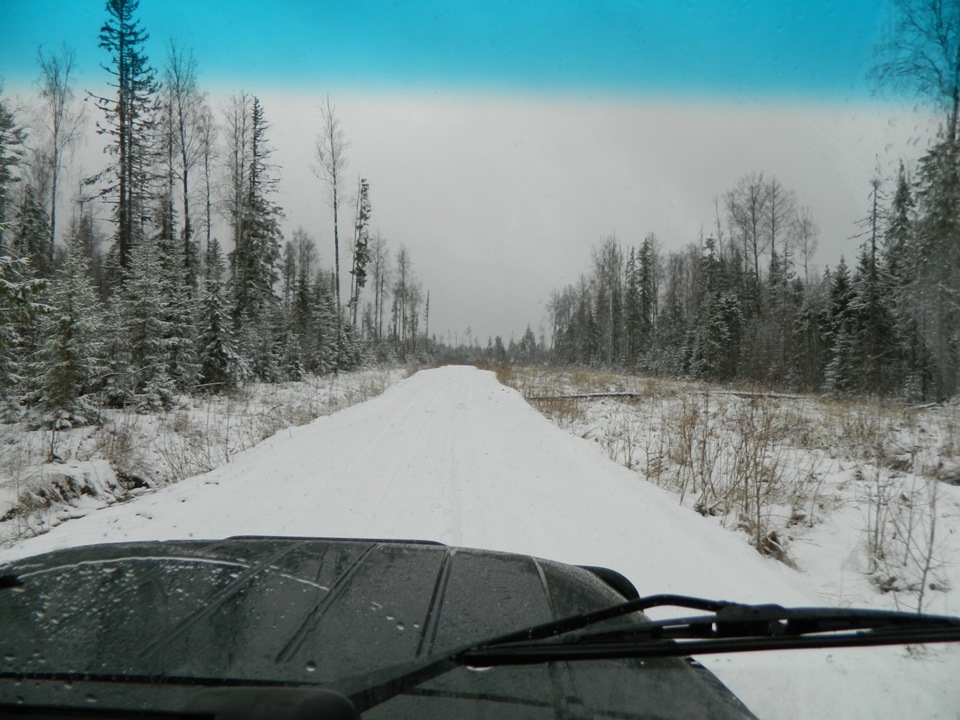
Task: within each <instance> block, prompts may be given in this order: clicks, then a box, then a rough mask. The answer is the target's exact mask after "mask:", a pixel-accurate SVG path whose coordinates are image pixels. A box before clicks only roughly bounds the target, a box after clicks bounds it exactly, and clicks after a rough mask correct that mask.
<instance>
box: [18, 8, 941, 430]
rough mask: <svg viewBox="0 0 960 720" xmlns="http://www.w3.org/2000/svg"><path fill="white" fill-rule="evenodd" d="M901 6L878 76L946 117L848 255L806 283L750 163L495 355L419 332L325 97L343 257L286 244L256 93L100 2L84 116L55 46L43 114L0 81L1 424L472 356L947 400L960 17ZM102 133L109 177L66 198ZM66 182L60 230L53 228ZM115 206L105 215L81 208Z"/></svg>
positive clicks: (322, 151)
mask: <svg viewBox="0 0 960 720" xmlns="http://www.w3.org/2000/svg"><path fill="white" fill-rule="evenodd" d="M897 7H898V11H899V13H900V21H899V23H898V24H897V25H896V26H895V27H894V28H893V29H892V32H891V34H890V36H889V38H888V39H887V41H886V44H885V45H884V47H883V48H881V52H880V54H879V55H878V60H877V63H876V65H875V68H874V79H875V82H876V84H877V86H878V87H890V88H894V89H896V90H897V91H902V90H908V91H911V92H916V93H917V94H919V95H921V96H923V97H924V98H925V100H927V101H930V102H931V103H933V104H934V105H935V106H936V107H937V108H938V112H939V111H940V110H942V118H943V122H942V129H941V131H940V133H939V135H938V136H937V137H936V138H935V140H934V142H932V144H931V145H930V147H929V148H928V149H927V150H926V152H925V154H924V155H923V157H922V159H921V160H920V162H919V163H917V164H916V165H915V166H913V167H909V166H907V165H905V164H904V163H902V162H901V163H900V166H899V169H898V170H897V172H896V173H895V176H894V177H892V178H889V177H883V176H882V175H883V173H882V172H881V171H880V170H879V169H878V171H877V173H876V174H875V176H874V177H872V178H867V179H865V180H864V190H865V193H864V194H865V196H866V197H868V198H869V201H868V202H867V203H865V207H864V208H863V214H862V217H863V220H862V223H861V226H860V227H859V228H855V229H853V230H852V232H856V233H857V236H858V237H859V238H860V239H861V242H862V244H861V249H860V251H859V254H858V255H857V257H855V258H849V259H848V260H841V261H840V262H839V263H838V264H837V265H836V266H835V267H832V268H828V269H827V270H825V271H824V272H822V273H819V272H817V271H816V270H815V269H814V263H813V259H814V253H815V251H816V246H817V240H818V230H817V226H816V222H815V219H814V218H813V216H812V213H811V212H810V210H809V209H808V208H807V207H805V206H804V205H803V204H802V202H801V199H800V198H798V197H797V196H796V193H795V192H794V191H792V190H791V189H789V188H787V187H785V186H784V185H783V184H782V183H781V182H780V181H779V180H778V179H777V178H776V177H775V176H774V175H772V174H769V173H767V172H764V171H761V170H759V169H758V170H757V171H756V172H751V173H748V174H745V175H743V176H742V177H741V179H740V180H739V181H738V182H737V183H736V184H735V185H734V186H733V187H731V188H728V189H726V190H725V191H723V190H721V191H720V194H719V195H718V196H717V198H716V202H715V207H716V213H715V217H714V218H713V220H712V221H711V231H710V232H704V233H702V236H701V237H700V238H699V239H698V240H697V241H696V242H694V243H692V244H691V245H689V246H688V247H687V248H686V249H684V250H682V251H666V250H664V248H663V245H662V244H661V241H660V240H658V238H657V237H656V236H654V235H652V234H650V235H647V236H646V237H645V238H644V239H643V241H642V242H640V243H639V244H636V245H629V244H624V243H622V242H621V241H620V240H619V239H618V238H617V237H615V236H609V237H607V238H606V239H604V240H603V241H602V242H600V243H599V244H598V245H597V246H596V247H595V248H594V250H593V255H592V260H591V263H590V266H589V267H587V268H585V269H584V272H583V274H582V275H581V276H580V278H579V280H577V281H576V282H574V283H572V284H567V285H566V286H564V287H560V288H557V289H556V290H555V291H554V292H553V295H552V297H551V298H550V299H549V302H548V309H547V312H548V319H547V322H546V325H544V326H542V328H541V330H540V333H539V337H537V335H535V334H534V332H533V330H532V329H530V328H528V329H527V332H526V333H524V334H523V336H522V337H521V338H520V339H519V340H516V339H513V338H510V339H509V341H508V342H507V343H505V342H504V340H503V338H502V337H500V336H498V337H496V338H489V339H487V342H486V346H485V347H484V346H483V345H482V343H481V341H480V339H479V338H474V337H472V336H471V333H470V331H469V329H468V330H467V332H466V334H465V336H466V338H467V340H466V342H465V343H461V342H460V340H459V338H458V339H457V340H456V341H455V342H454V341H451V339H450V338H448V341H447V342H446V343H444V342H442V341H438V339H437V337H436V336H435V335H431V333H430V295H429V292H426V291H425V289H424V287H423V284H422V283H421V282H420V281H419V280H418V279H417V277H416V273H415V271H414V268H413V263H412V259H411V257H410V254H409V252H408V251H407V249H406V248H405V247H404V246H403V245H402V244H401V245H400V246H399V247H397V248H392V247H391V246H390V245H389V243H388V241H387V239H386V237H385V236H384V235H383V234H382V233H380V232H379V231H376V232H374V231H373V230H372V229H371V227H372V219H373V218H374V207H375V203H374V202H373V198H374V197H375V193H376V188H375V187H373V188H371V184H370V183H369V182H368V181H367V180H366V179H365V178H363V177H362V176H360V177H358V178H356V179H354V177H355V176H353V175H351V176H348V175H347V173H346V172H345V165H346V159H347V155H348V153H349V147H350V146H349V140H348V128H344V127H343V125H342V123H341V120H340V117H339V115H338V114H337V110H336V106H335V104H334V103H333V102H332V101H331V100H330V98H329V97H328V98H327V99H326V102H325V104H324V106H323V108H322V112H321V117H320V119H319V122H318V124H317V128H316V132H317V134H316V138H315V144H314V147H313V149H312V150H313V155H314V157H313V160H314V166H315V174H316V176H317V181H318V188H322V192H323V197H324V199H325V201H326V203H327V204H328V210H329V214H330V217H331V218H332V223H331V226H330V228H329V230H330V234H331V236H332V238H333V247H332V248H330V249H329V250H332V253H331V255H332V260H333V267H332V268H326V267H322V266H321V264H320V261H319V257H320V252H319V248H318V244H317V241H316V240H315V239H314V237H313V236H312V235H311V233H310V232H308V230H306V229H304V228H298V229H297V230H295V231H294V232H292V233H291V234H290V236H289V237H287V238H285V237H284V235H283V232H282V229H281V227H282V220H283V218H284V210H283V206H282V198H281V197H279V192H278V182H279V172H280V169H279V168H278V167H277V166H276V165H275V164H274V163H273V162H272V160H271V154H272V146H271V125H270V121H269V113H270V109H269V108H267V107H265V106H264V105H263V103H262V102H261V101H260V99H259V98H258V97H257V96H256V95H255V94H251V93H248V92H245V91H244V92H239V93H237V94H234V95H233V96H232V97H231V98H230V99H229V100H228V101H227V102H226V103H220V104H216V105H215V104H214V103H212V101H211V100H210V98H209V96H208V94H207V93H205V92H204V91H203V89H202V88H201V86H200V82H199V69H198V66H197V62H196V60H195V59H194V56H193V54H192V52H191V51H190V50H187V49H184V48H182V47H180V46H178V45H177V44H176V43H173V42H171V43H170V44H169V46H168V47H167V54H166V57H165V58H164V59H163V61H162V62H161V63H159V64H158V66H157V67H155V66H154V63H153V62H152V61H151V59H150V58H148V57H147V55H146V52H145V49H144V47H145V42H146V39H147V37H148V34H147V29H145V28H143V27H142V26H141V24H140V22H139V20H138V18H137V9H138V1H137V0H109V1H108V2H107V3H106V12H105V21H104V24H103V27H102V29H101V31H100V35H99V47H100V48H101V50H102V54H103V58H104V60H103V68H104V72H106V73H107V74H108V75H109V88H110V92H108V93H105V94H104V95H103V96H93V95H89V96H88V97H87V98H85V99H86V100H89V101H90V102H87V103H86V104H84V103H83V102H80V100H81V98H79V97H78V95H79V91H78V90H77V83H76V78H75V56H74V53H73V51H72V50H71V49H70V48H69V47H68V46H66V45H64V46H63V47H62V48H60V49H58V50H56V51H53V52H50V51H45V50H42V49H41V50H40V51H39V52H38V63H37V64H38V68H37V71H38V83H37V85H38V88H39V92H38V95H37V98H36V102H35V103H34V106H32V107H30V108H23V107H17V106H16V105H15V103H14V102H13V101H12V100H11V99H10V98H9V97H6V96H5V95H4V94H3V90H2V86H0V413H2V417H3V420H4V421H14V420H16V419H19V418H21V417H23V415H24V413H27V414H28V415H30V416H31V417H33V418H36V419H40V420H41V422H42V423H48V422H52V423H57V422H60V421H62V422H65V423H78V422H80V423H83V422H86V421H89V419H90V418H91V417H93V416H94V415H95V414H96V410H95V408H94V407H93V406H92V405H91V403H90V402H89V398H90V397H91V396H93V395H96V397H97V402H98V403H99V405H101V406H103V405H106V406H112V407H136V408H140V409H142V410H144V411H150V410H156V409H160V408H164V407H169V406H170V404H171V403H172V402H173V399H174V398H175V397H176V396H177V395H178V394H182V393H224V392H230V391H231V390H233V389H236V388H237V387H239V386H240V385H242V384H244V383H247V382H251V381H260V382H277V381H283V380H296V379H300V378H302V377H304V376H305V375H306V374H326V373H333V372H339V371H341V370H349V369H353V368H358V367H362V366H366V365H370V364H374V363H384V362H387V363H391V362H392V363H404V362H409V361H418V362H426V361H475V360H480V359H483V360H488V361H495V362H505V361H509V362H513V363H517V364H536V363H542V364H555V365H559V366H590V367H603V368H616V369H620V370H626V371H629V372H635V373H646V374H657V375H667V376H674V377H689V378H694V379H702V380H709V381H719V382H737V383H748V384H751V385H755V386H759V387H765V388H776V389H789V390H794V391H803V392H813V393H826V394H831V395H838V396H845V395H857V396H860V395H868V396H879V397H891V398H898V399H903V400H908V401H926V400H940V399H944V398H948V397H951V396H953V395H955V394H956V393H957V391H958V384H960V312H958V298H960V227H958V219H960V170H958V161H960V158H958V142H960V138H958V131H957V115H958V98H960V79H958V78H960V73H958V72H956V71H957V70H958V61H957V59H956V58H957V57H958V55H957V53H956V52H954V50H953V48H954V47H955V46H956V45H957V43H958V35H960V28H958V27H955V25H956V23H953V24H948V30H949V31H948V32H945V33H940V34H938V33H937V32H936V29H937V28H938V27H940V28H942V27H944V17H945V16H946V15H948V14H949V13H950V12H952V11H951V10H950V9H949V8H947V7H945V5H944V4H943V3H939V2H938V3H916V2H910V1H909V0H901V1H900V2H898V3H897ZM951 17H952V16H951ZM918 48H919V49H920V50H922V52H921V51H920V50H918ZM949 78H954V79H953V80H949ZM84 105H85V106H86V108H87V110H89V111H90V112H89V113H88V112H86V111H84V110H83V109H82V108H83V107H84ZM28 115H29V118H30V121H29V122H27V120H26V117H27V116H28ZM87 115H95V118H91V117H87ZM91 120H94V121H95V122H94V125H95V132H96V134H97V135H98V136H99V138H100V139H101V141H103V142H106V143H107V150H108V153H107V155H106V156H105V157H106V158H107V160H106V161H105V166H104V167H102V168H99V169H98V172H96V173H95V174H93V175H90V176H87V177H83V178H82V180H81V181H80V182H79V183H78V184H77V186H76V187H75V188H65V187H63V185H64V183H65V179H64V178H65V177H66V172H65V168H66V166H67V163H68V158H69V157H70V155H71V152H72V151H73V150H74V149H75V147H76V145H77V143H78V142H79V141H80V140H81V135H82V133H85V132H88V128H89V126H90V122H89V121H91ZM68 194H69V196H70V202H69V208H70V212H69V213H68V217H67V218H63V217H58V213H57V210H58V207H61V205H62V204H61V205H58V198H59V197H61V196H67V195H68ZM103 203H106V206H107V207H109V208H110V213H109V218H106V221H104V220H103V219H99V218H96V217H95V213H94V211H93V207H94V206H95V205H100V206H102V205H103ZM63 206H65V205H63ZM218 224H219V225H218ZM220 225H222V226H223V227H225V228H226V229H227V233H226V234H227V237H225V238H220V237H218V236H217V233H216V232H215V228H217V227H219V226H220ZM62 228H65V230H63V229H62ZM325 251H326V249H325ZM848 263H849V264H848Z"/></svg>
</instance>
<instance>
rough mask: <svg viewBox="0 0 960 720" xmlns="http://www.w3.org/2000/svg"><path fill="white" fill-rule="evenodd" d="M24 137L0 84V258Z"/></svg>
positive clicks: (4, 247)
mask: <svg viewBox="0 0 960 720" xmlns="http://www.w3.org/2000/svg"><path fill="white" fill-rule="evenodd" d="M26 137H27V136H26V132H25V131H24V129H23V128H22V127H21V126H20V125H19V123H18V122H17V118H16V115H14V112H13V110H12V109H11V108H10V107H9V104H8V102H7V100H6V99H5V98H4V97H3V84H2V83H0V256H2V255H4V254H5V253H9V246H8V242H9V241H8V240H7V236H8V232H7V226H8V224H9V223H10V218H11V215H12V213H10V212H9V204H10V197H11V190H12V189H13V185H14V184H15V183H16V182H18V181H19V177H18V176H17V174H16V168H17V167H18V166H19V165H20V162H21V160H22V158H23V144H24V142H25V140H26Z"/></svg>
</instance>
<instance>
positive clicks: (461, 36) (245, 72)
mask: <svg viewBox="0 0 960 720" xmlns="http://www.w3.org/2000/svg"><path fill="white" fill-rule="evenodd" d="M104 5H105V3H104V2H102V0H0V8H2V14H3V22H2V25H0V76H4V77H5V78H6V80H7V82H8V83H13V84H17V85H20V84H23V83H26V82H29V81H30V80H32V79H33V78H34V77H35V75H36V63H35V56H36V49H37V47H38V46H39V45H44V46H46V47H52V46H58V45H59V44H60V43H61V42H67V43H69V44H70V45H72V46H73V47H74V48H75V49H76V51H77V52H78V60H79V68H78V69H79V71H80V74H81V77H82V79H83V80H84V81H86V82H91V81H96V80H97V78H102V77H103V71H102V70H100V68H99V63H100V62H103V61H104V60H105V56H104V53H103V51H101V50H99V49H98V47H97V35H98V31H99V28H100V25H101V24H102V23H103V21H104V18H105V10H104ZM885 6H886V3H884V2H878V1H876V0H874V1H872V2H871V1H867V0H845V1H844V2H837V1H836V0H833V1H825V0H821V1H817V2H803V1H800V0H779V1H773V0H754V1H751V0H739V1H737V0H731V1H728V2H716V1H712V2H711V1H709V0H700V1H697V2H684V1H683V0H649V1H643V0H580V1H579V2H574V1H570V0H536V1H533V0H531V1H528V2H517V1H513V0H429V1H424V2H404V1H400V0H287V1H283V0H278V1H277V2H273V3H269V4H268V3H263V2H253V1H251V0H232V1H231V2H225V1H218V2H214V1H212V0H141V4H140V9H139V12H138V16H139V18H140V21H141V24H142V26H143V27H144V28H145V29H146V30H147V31H148V32H149V33H150V35H151V38H150V42H149V46H148V53H149V55H150V57H151V60H152V62H153V64H154V65H155V66H159V65H160V64H162V60H163V58H164V56H165V49H164V45H165V44H166V43H167V42H169V40H170V39H174V40H176V41H177V43H178V44H180V45H181V46H183V47H185V48H192V49H193V50H194V52H195V54H196V57H197V60H198V63H199V67H200V70H201V73H202V76H203V78H204V80H205V82H207V83H209V84H213V85H216V86H219V87H220V89H235V88H236V87H238V86H244V87H246V88H248V89H253V90H256V86H257V85H258V84H269V85H270V87H272V88H274V89H275V88H278V87H290V88H303V87H317V86H323V87H324V88H331V87H334V88H336V87H346V86H349V87H357V86H360V87H367V88H369V87H382V86H389V87H400V88H408V87H414V88H432V87H451V86H453V87H459V88H462V87H471V88H473V87H479V88H491V89H502V90H520V91H528V90H531V89H533V90H537V89H542V90H546V91H553V90H561V91H574V92H586V93H597V92H601V93H605V92H615V93H618V94H619V93H630V94H635V93H656V94H658V95H664V94H668V95H669V94H680V95H691V94H693V95H700V96H702V95H718V96H719V95H730V94H733V95H737V96H771V95H775V96H780V97H784V96H786V97H803V98H808V99H809V98H828V99H830V98H833V99H835V98H840V97H845V98H849V97H851V96H865V95H867V94H868V93H869V90H870V88H869V84H868V83H867V81H866V79H865V72H866V70H867V68H868V67H869V64H870V62H871V58H872V47H873V44H874V42H875V41H876V39H877V38H878V36H879V33H880V30H881V28H882V25H883V18H884V17H885Z"/></svg>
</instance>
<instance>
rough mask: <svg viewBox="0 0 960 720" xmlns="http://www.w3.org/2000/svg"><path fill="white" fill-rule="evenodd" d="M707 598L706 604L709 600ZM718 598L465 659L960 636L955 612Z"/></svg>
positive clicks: (506, 661)
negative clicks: (698, 612) (699, 611)
mask: <svg viewBox="0 0 960 720" xmlns="http://www.w3.org/2000/svg"><path fill="white" fill-rule="evenodd" d="M641 600H643V598H641ZM684 600H685V602H684V605H683V606H684V607H695V605H694V604H693V603H689V602H688V601H690V600H697V599H696V598H685V599H684ZM702 602H703V606H706V604H707V603H709V601H702ZM657 604H658V605H659V604H670V605H672V604H673V603H670V602H665V603H659V602H658V603H657ZM716 605H718V606H719V607H718V609H716V610H714V611H713V613H712V614H711V615H703V616H696V617H688V618H677V619H670V620H658V621H648V622H644V623H641V624H638V625H634V626H626V627H623V628H617V629H616V630H612V631H603V632H587V633H578V634H575V635H571V636H568V637H566V638H559V639H556V640H547V639H532V638H531V639H526V640H524V639H519V638H517V639H511V640H506V641H503V640H499V641H494V642H491V643H484V644H481V645H479V646H477V647H474V648H472V649H470V650H467V651H464V652H463V653H462V654H461V655H460V659H461V661H462V662H463V663H464V664H467V665H477V666H481V667H485V666H492V665H521V664H530V663H541V662H551V661H558V660H568V661H569V660H602V659H613V658H649V657H676V656H687V655H705V654H711V653H728V652H748V651H755V650H792V649H800V648H835V647H864V646H876V645H904V644H913V643H930V642H960V618H955V617H947V616H939V615H917V614H913V613H903V612H894V611H887V610H856V609H833V608H784V607H782V606H780V605H741V604H737V603H716ZM617 607H619V606H617ZM648 607H652V606H648ZM614 609H615V608H611V609H610V610H611V611H612V610H614ZM560 622H563V621H560ZM515 635H520V633H515Z"/></svg>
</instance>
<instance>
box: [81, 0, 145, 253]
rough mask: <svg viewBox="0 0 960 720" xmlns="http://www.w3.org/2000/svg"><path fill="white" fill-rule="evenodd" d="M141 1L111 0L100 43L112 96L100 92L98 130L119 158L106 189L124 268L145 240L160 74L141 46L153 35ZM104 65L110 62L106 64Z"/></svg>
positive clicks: (113, 167) (108, 1)
mask: <svg viewBox="0 0 960 720" xmlns="http://www.w3.org/2000/svg"><path fill="white" fill-rule="evenodd" d="M139 4H140V3H139V0H107V7H106V9H107V21H106V22H105V23H104V25H103V27H102V28H101V29H100V47H101V48H103V49H104V50H106V51H107V52H108V53H109V54H110V65H109V67H107V70H108V72H109V73H110V74H111V75H112V76H113V79H112V82H111V86H112V87H113V88H114V89H115V91H116V95H115V96H114V97H109V98H107V97H96V101H97V105H98V106H99V107H100V109H101V110H103V112H104V116H105V120H106V123H105V124H104V125H100V124H98V125H97V132H99V133H100V134H102V135H107V136H108V137H109V138H110V152H111V154H112V155H113V156H114V157H115V158H116V159H115V162H114V164H113V165H112V166H111V168H110V169H109V170H108V174H109V175H111V176H112V179H111V180H110V181H109V183H108V185H107V187H106V188H105V190H104V192H105V194H107V195H109V196H110V197H111V198H112V200H113V202H114V203H115V205H116V210H115V218H116V233H115V238H116V250H117V259H118V261H119V264H120V266H121V267H122V268H124V269H126V268H128V267H129V265H130V261H131V257H132V250H133V247H134V246H135V245H136V244H137V243H138V242H140V241H141V240H142V228H143V227H144V225H145V220H146V217H147V213H148V210H149V208H148V207H147V199H148V193H149V189H148V185H149V180H150V174H149V170H150V165H151V164H152V158H151V156H150V155H151V152H152V148H151V147H150V146H149V139H150V138H151V135H152V130H153V127H154V123H155V119H154V114H155V112H156V109H157V101H156V95H157V92H158V85H157V81H156V73H155V72H154V70H153V68H152V67H150V64H149V61H148V60H147V56H146V53H145V52H144V49H143V46H144V44H145V43H146V41H147V38H148V37H149V36H148V35H147V33H146V32H145V31H144V30H143V29H142V28H141V27H140V23H139V20H137V19H135V17H134V16H135V13H136V11H137V7H138V6H139ZM105 67H106V66H105Z"/></svg>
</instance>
